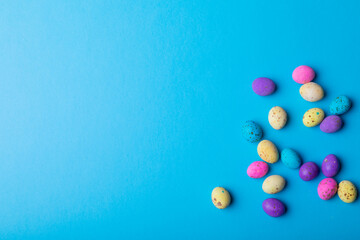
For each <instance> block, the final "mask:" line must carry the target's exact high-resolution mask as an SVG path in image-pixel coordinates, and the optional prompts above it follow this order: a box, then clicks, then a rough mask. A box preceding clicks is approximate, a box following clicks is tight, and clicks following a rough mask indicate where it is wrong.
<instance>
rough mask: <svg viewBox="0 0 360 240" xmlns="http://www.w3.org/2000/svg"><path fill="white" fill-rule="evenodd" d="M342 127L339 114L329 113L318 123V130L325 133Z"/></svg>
mask: <svg viewBox="0 0 360 240" xmlns="http://www.w3.org/2000/svg"><path fill="white" fill-rule="evenodd" d="M341 127H342V120H341V118H340V117H339V116H336V115H331V116H328V117H326V118H325V119H324V120H323V121H322V122H321V124H320V130H321V131H323V132H325V133H333V132H336V131H338V130H339V129H340V128H341Z"/></svg>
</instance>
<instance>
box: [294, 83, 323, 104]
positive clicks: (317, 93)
mask: <svg viewBox="0 0 360 240" xmlns="http://www.w3.org/2000/svg"><path fill="white" fill-rule="evenodd" d="M300 95H301V97H302V98H303V99H305V100H306V101H308V102H317V101H319V100H321V99H322V98H323V97H324V90H323V89H322V87H321V86H320V85H319V84H317V83H314V82H309V83H305V84H304V85H302V86H301V88H300Z"/></svg>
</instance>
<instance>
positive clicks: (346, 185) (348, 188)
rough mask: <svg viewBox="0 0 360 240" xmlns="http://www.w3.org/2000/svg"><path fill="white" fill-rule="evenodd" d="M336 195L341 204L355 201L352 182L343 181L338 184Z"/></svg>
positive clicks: (354, 189) (354, 188)
mask: <svg viewBox="0 0 360 240" xmlns="http://www.w3.org/2000/svg"><path fill="white" fill-rule="evenodd" d="M338 195H339V198H340V199H341V200H342V201H343V202H346V203H352V202H353V201H355V200H356V197H357V189H356V187H355V185H354V184H353V183H352V182H350V181H346V180H344V181H341V182H340V183H339V188H338Z"/></svg>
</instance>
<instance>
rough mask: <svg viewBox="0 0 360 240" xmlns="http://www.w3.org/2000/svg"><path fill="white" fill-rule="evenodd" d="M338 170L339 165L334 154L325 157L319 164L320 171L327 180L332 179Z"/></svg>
mask: <svg viewBox="0 0 360 240" xmlns="http://www.w3.org/2000/svg"><path fill="white" fill-rule="evenodd" d="M339 168H340V163H339V160H338V159H337V157H336V156H335V155H334V154H329V155H327V156H326V157H325V159H324V160H323V162H322V164H321V171H322V172H323V174H324V175H325V176H327V177H329V178H331V177H334V176H335V175H336V174H337V173H338V172H339Z"/></svg>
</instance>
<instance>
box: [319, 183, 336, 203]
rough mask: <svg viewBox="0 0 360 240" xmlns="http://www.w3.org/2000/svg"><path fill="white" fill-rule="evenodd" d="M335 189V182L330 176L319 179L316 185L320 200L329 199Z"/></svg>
mask: <svg viewBox="0 0 360 240" xmlns="http://www.w3.org/2000/svg"><path fill="white" fill-rule="evenodd" d="M336 191H337V183H336V181H335V180H334V179H332V178H325V179H323V180H321V182H320V183H319V186H318V194H319V197H320V198H321V199H322V200H329V199H330V198H332V197H333V196H334V195H335V194H336Z"/></svg>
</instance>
